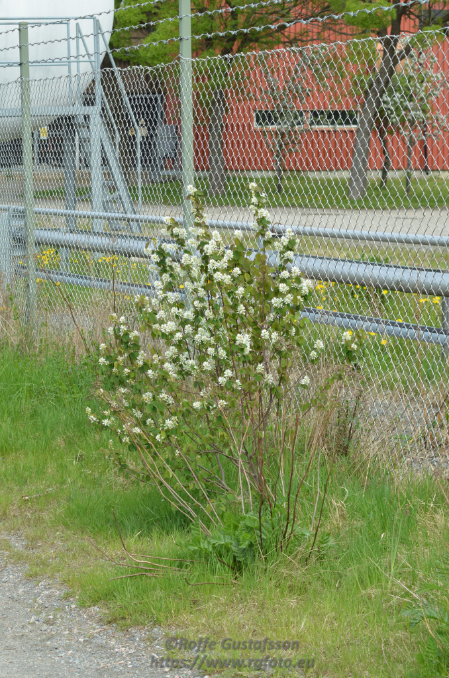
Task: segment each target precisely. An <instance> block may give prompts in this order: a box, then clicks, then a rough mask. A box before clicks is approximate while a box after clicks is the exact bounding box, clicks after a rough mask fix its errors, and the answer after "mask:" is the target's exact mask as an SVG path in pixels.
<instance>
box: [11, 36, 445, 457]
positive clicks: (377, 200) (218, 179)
mask: <svg viewBox="0 0 449 678" xmlns="http://www.w3.org/2000/svg"><path fill="white" fill-rule="evenodd" d="M97 29H98V30H97V34H96V35H95V36H94V38H95V40H97V41H98V43H99V42H100V39H101V38H102V37H103V33H102V30H101V26H100V25H99V23H98V27H97ZM77 30H78V29H77ZM83 40H84V42H83ZM77 45H78V52H77V53H76V54H72V56H71V74H69V75H66V76H60V77H51V78H50V77H48V78H33V71H32V70H31V76H30V77H31V79H30V81H29V83H30V95H29V106H30V108H29V114H30V118H31V138H30V139H28V140H24V141H22V134H23V130H24V129H25V128H24V126H23V125H24V122H23V120H24V106H26V97H25V99H24V87H23V79H16V80H12V81H9V82H4V83H3V84H0V97H1V108H0V229H1V231H0V274H1V279H2V285H3V293H4V297H3V303H2V308H1V313H2V314H3V316H4V324H3V326H4V327H6V326H7V325H6V324H5V323H7V322H9V321H10V320H11V317H12V315H13V314H14V313H16V315H18V316H20V317H22V318H24V319H25V320H26V321H32V320H33V318H32V316H33V313H34V312H36V313H37V318H36V321H35V322H36V324H37V332H39V333H41V334H42V333H43V332H46V333H48V332H56V333H58V334H60V333H65V332H72V331H73V330H72V323H73V317H74V318H75V319H76V321H77V323H78V325H79V327H80V328H82V329H83V330H84V331H86V332H90V333H92V334H93V335H94V336H100V332H101V328H102V327H104V325H105V324H106V323H107V317H108V314H109V313H110V311H111V309H112V307H113V306H114V307H115V308H117V309H119V310H120V311H122V312H126V310H127V309H128V310H129V308H131V306H132V302H133V298H134V296H135V295H136V294H149V295H151V294H152V293H153V288H152V283H153V282H154V280H153V276H154V274H153V273H152V272H151V271H150V269H149V264H150V263H151V252H152V249H153V248H154V246H155V244H156V243H157V241H158V238H160V237H161V224H163V218H164V216H168V215H169V216H174V217H176V218H178V219H179V220H180V221H183V220H184V221H185V220H189V213H188V210H186V208H185V201H184V199H183V195H185V188H186V185H185V184H186V181H187V180H188V179H189V176H190V181H194V183H195V184H196V185H197V186H198V187H199V188H202V189H203V190H204V193H205V195H206V205H207V214H208V218H209V225H210V227H211V228H216V229H221V230H223V231H228V232H232V231H233V230H236V229H239V230H241V231H242V232H244V233H245V235H246V242H247V245H248V247H251V248H254V249H257V241H256V240H255V238H254V236H253V235H252V231H253V230H254V229H253V226H252V213H251V210H250V209H249V207H248V203H249V196H248V190H247V186H248V184H249V182H250V181H255V182H256V183H258V184H259V186H260V187H261V189H263V190H264V191H265V193H266V194H267V196H268V203H269V204H270V206H271V209H270V214H271V220H272V230H273V242H274V245H273V247H275V242H276V237H277V236H280V235H282V234H284V233H285V231H286V229H288V228H291V229H293V230H294V232H295V233H296V234H297V236H298V238H299V243H300V246H299V248H298V252H297V260H296V265H297V266H298V267H299V268H300V270H301V271H302V272H303V274H304V275H305V276H306V277H308V278H311V279H313V280H314V283H315V292H314V304H313V306H312V307H310V308H307V309H305V310H304V315H305V316H306V317H308V318H309V319H310V320H311V321H312V324H311V328H312V329H311V332H312V333H314V336H315V335H317V336H318V335H319V337H320V338H322V339H323V340H325V341H326V342H334V341H338V336H339V335H341V333H342V331H348V330H350V331H355V330H357V329H362V330H364V331H365V332H366V333H367V337H366V340H365V357H364V360H363V363H361V365H360V366H359V367H360V369H361V370H362V371H363V372H364V373H365V374H366V375H367V376H369V380H367V382H366V383H367V384H368V387H367V388H368V389H369V393H367V394H366V396H367V405H366V407H367V417H366V421H370V422H371V424H370V425H371V426H372V430H373V431H374V432H375V433H374V434H373V435H374V438H376V440H378V441H380V440H382V441H383V443H382V444H383V445H387V446H390V447H391V449H401V450H403V451H407V454H409V453H410V454H411V451H412V450H413V460H414V461H413V463H418V464H421V462H416V459H417V457H418V456H421V457H423V458H425V459H426V460H427V463H430V464H431V465H436V464H440V465H441V464H443V465H444V464H446V465H448V463H449V437H448V429H447V413H448V390H447V389H448V380H447V376H448V354H449V270H448V269H449V266H448V263H449V248H448V245H449V226H448V224H449V221H448V217H447V206H448V201H449V107H448V104H449V66H448V64H449V59H448V57H449V42H448V40H447V38H446V36H445V34H444V33H442V32H441V33H439V32H438V31H433V32H427V33H417V34H415V35H414V36H412V37H410V36H409V37H405V38H401V40H400V41H399V44H398V45H397V47H396V52H395V54H396V57H397V58H396V57H395V59H396V61H394V60H393V61H394V63H393V62H392V68H391V73H390V75H389V77H388V79H386V80H384V81H383V82H380V81H379V77H378V75H379V72H380V70H381V68H380V65H381V60H382V53H383V50H382V46H381V45H380V44H379V41H378V40H376V39H366V40H357V41H356V40H354V41H348V42H345V43H333V44H326V45H323V44H319V45H311V46H308V47H304V48H297V49H276V50H272V51H269V52H264V51H260V52H257V53H251V54H244V55H241V54H237V55H231V56H229V57H227V58H222V57H221V58H208V59H194V60H193V61H191V62H189V64H188V65H187V66H188V67H187V68H186V67H185V63H183V62H182V60H181V61H178V60H177V61H175V62H173V63H171V64H168V65H161V66H158V67H155V68H143V67H129V68H124V69H118V68H116V67H115V64H114V61H113V58H112V55H111V54H110V55H109V56H110V63H112V66H113V67H111V68H103V69H100V68H99V66H98V64H99V57H98V54H100V52H98V50H97V53H96V54H97V55H96V54H94V52H95V45H94V46H93V48H92V53H91V52H90V51H89V44H88V42H87V41H86V40H85V39H84V37H83V34H82V32H81V29H79V34H78V32H77ZM80 45H81V47H80ZM104 45H105V47H104V49H103V48H101V49H102V50H103V52H105V51H106V49H107V47H106V46H107V40H104ZM83 60H84V63H87V67H83V68H81V67H80V66H79V64H78V62H81V61H83ZM190 77H191V80H190ZM183 78H184V81H183ZM186 79H188V81H187V80H186ZM190 96H191V100H190V101H186V97H190ZM25 142H26V143H25ZM27 144H28V145H27ZM27 149H28V150H27ZM189 167H190V175H189ZM27 210H28V211H27ZM30 210H31V211H30ZM33 309H37V311H33ZM30 319H31V320H30Z"/></svg>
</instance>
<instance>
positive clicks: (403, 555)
mask: <svg viewBox="0 0 449 678" xmlns="http://www.w3.org/2000/svg"><path fill="white" fill-rule="evenodd" d="M0 375H1V376H0V410H1V412H2V416H1V423H0V487H1V493H0V520H1V522H0V526H1V528H2V530H3V531H12V530H20V531H21V532H22V533H23V534H24V535H25V537H26V538H27V540H28V543H29V545H30V548H29V550H28V552H26V553H25V554H17V557H21V558H26V559H27V560H28V562H29V564H30V566H31V573H34V574H43V573H45V574H50V575H56V574H57V575H59V576H60V577H61V578H62V580H63V581H65V582H66V583H67V584H68V585H70V586H71V587H72V588H73V589H74V590H75V591H76V592H77V593H78V594H79V598H80V601H81V603H82V604H85V605H93V604H96V605H101V606H102V607H103V608H104V609H105V612H106V614H107V617H108V619H109V620H113V621H118V622H120V623H122V624H123V625H131V624H150V625H152V624H153V625H163V626H165V627H167V628H170V630H171V631H172V632H173V633H174V634H180V635H185V637H187V638H190V639H195V638H197V637H201V636H203V637H204V636H206V635H207V636H209V637H210V638H212V639H215V640H221V639H222V638H225V637H227V638H233V639H249V638H254V639H263V638H265V637H268V638H272V639H276V640H277V639H282V640H284V639H290V640H298V641H299V643H300V653H299V656H301V657H314V658H315V666H314V668H313V669H312V670H311V671H310V672H309V674H308V675H310V676H316V677H318V676H321V677H323V678H324V676H326V677H328V678H334V677H335V678H336V677H337V676H338V677H340V676H346V675H351V676H354V677H355V676H364V677H366V676H372V677H373V678H374V677H375V678H383V677H387V676H388V677H389V676H398V677H399V676H401V677H403V676H406V675H408V672H409V671H413V670H414V664H415V662H414V656H415V655H416V652H417V650H418V648H419V647H420V643H421V642H422V638H423V637H422V634H423V630H422V629H418V630H417V631H416V632H413V633H411V632H410V631H409V630H408V628H407V626H406V624H405V621H404V620H403V618H402V615H401V611H402V609H403V606H404V599H407V598H408V597H409V596H408V594H407V592H406V591H405V590H404V589H403V588H402V587H401V586H400V585H399V584H398V583H397V581H401V582H402V583H403V584H404V585H405V586H407V587H408V588H410V589H411V590H415V589H416V587H417V586H419V585H420V583H422V582H423V581H425V580H428V579H432V577H434V576H435V567H436V563H437V562H438V559H439V558H440V557H441V556H443V554H444V553H445V552H447V544H448V538H449V522H448V518H449V506H448V505H447V503H445V499H444V496H443V494H442V491H441V489H440V486H439V485H438V484H437V483H436V482H435V481H434V480H433V479H430V478H427V479H415V480H403V481H402V482H401V483H399V482H395V481H394V480H393V478H392V477H391V476H388V475H387V474H385V472H384V471H383V470H382V469H381V468H379V467H378V466H376V465H374V464H373V463H370V464H367V463H366V461H364V460H363V459H355V458H352V459H351V458H350V459H348V458H345V459H341V460H340V462H339V464H338V468H337V471H336V473H335V475H334V477H333V480H332V483H331V488H330V493H329V501H328V503H327V505H326V508H325V514H324V532H325V533H326V534H327V535H328V539H327V541H326V544H327V545H326V547H324V546H323V548H322V549H321V550H320V552H319V553H318V554H317V556H316V557H313V558H311V559H310V560H309V561H308V562H306V559H305V558H304V555H306V552H302V551H301V549H299V551H298V553H297V554H296V555H295V557H293V558H287V557H280V558H277V557H275V556H273V558H272V559H271V560H270V562H269V563H266V564H265V565H264V566H262V565H254V566H252V567H250V568H248V569H247V570H246V571H245V572H244V574H243V575H241V576H240V577H238V579H237V583H233V575H232V573H229V572H228V571H226V569H225V568H223V569H219V568H218V569H217V567H216V566H214V567H212V566H210V565H208V564H207V563H195V564H193V565H192V566H190V567H189V568H188V569H187V570H186V573H185V578H184V576H182V577H180V576H174V575H171V576H166V577H164V578H161V579H151V578H144V577H135V578H131V579H113V578H114V577H118V576H120V575H123V574H125V573H126V570H125V569H124V568H121V567H117V566H115V565H113V564H112V563H110V562H108V561H107V560H106V559H105V558H104V557H103V556H102V555H101V554H100V553H99V552H98V551H96V550H95V549H94V548H93V547H92V545H91V544H90V543H89V541H87V538H90V539H92V540H93V541H94V542H95V543H96V544H97V545H98V546H100V547H101V548H102V549H103V550H104V551H105V552H106V553H108V554H109V555H110V556H113V557H121V547H120V542H119V539H118V535H117V531H116V529H115V525H114V520H113V516H112V509H114V511H115V513H116V515H117V518H118V520H119V523H120V526H121V529H122V531H123V534H124V537H125V539H126V543H127V544H128V545H129V546H130V547H132V550H133V551H134V552H136V553H143V554H151V555H153V556H165V557H175V558H180V557H185V556H186V553H187V547H186V544H188V540H189V527H188V526H187V525H186V524H185V523H184V522H183V521H182V520H180V519H178V518H177V516H175V515H174V514H173V513H172V511H171V510H170V509H169V507H168V506H167V505H166V503H164V501H163V500H161V498H160V497H159V495H158V494H156V493H155V492H154V490H153V489H152V488H151V486H148V485H144V484H141V483H139V482H137V481H132V480H129V479H126V478H124V477H122V476H121V475H120V474H119V473H118V472H117V471H116V470H115V468H114V466H113V464H112V462H111V460H110V459H109V453H108V440H107V436H105V435H102V434H101V433H99V432H98V430H97V429H91V428H89V427H88V426H87V424H86V415H85V407H86V404H89V402H88V401H89V398H90V394H91V387H92V381H93V374H92V370H91V368H90V367H89V365H88V364H84V363H79V362H78V363H76V362H75V361H74V359H73V357H72V356H71V355H70V354H68V353H64V352H62V351H60V350H56V349H54V350H47V351H46V352H45V354H43V355H38V354H36V355H32V354H25V353H23V352H22V351H21V350H19V349H14V348H7V347H3V348H2V350H1V353H0ZM325 466H326V463H325V462H323V472H324V473H325V470H326V469H325ZM315 480H316V479H313V478H312V479H311V484H314V483H315ZM443 487H444V486H443ZM446 492H447V490H446ZM314 496H315V495H314V491H313V487H309V488H308V489H307V491H306V492H305V494H304V500H303V502H302V514H301V516H300V522H301V523H302V524H304V526H310V520H311V516H312V513H313V508H314V507H313V497H314ZM27 497H28V498H27ZM205 582H215V584H210V585H202V586H193V584H204V583H205ZM217 582H221V583H222V584H226V585H218V584H217ZM221 654H222V655H224V656H227V657H229V656H230V653H229V652H227V653H221ZM242 654H243V655H245V654H246V655H247V656H251V652H248V653H237V655H242ZM256 654H257V653H256ZM284 654H285V653H284ZM287 654H288V653H287ZM207 672H208V673H209V674H210V673H211V672H212V669H211V668H208V669H207ZM221 675H227V674H226V672H225V673H222V674H221ZM230 675H232V678H235V676H236V675H237V673H236V672H235V671H233V672H232V673H231V674H230ZM279 675H285V676H287V675H288V676H290V675H291V672H288V671H286V672H285V673H284V672H283V671H280V672H279ZM410 675H416V676H419V675H420V674H419V673H412V674H410Z"/></svg>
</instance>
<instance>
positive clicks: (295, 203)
mask: <svg viewBox="0 0 449 678" xmlns="http://www.w3.org/2000/svg"><path fill="white" fill-rule="evenodd" d="M250 181H251V178H250V176H249V175H247V174H246V173H245V175H244V176H241V175H239V173H238V172H229V174H228V180H227V190H226V195H223V197H221V196H219V197H216V196H214V197H210V198H208V199H206V204H207V205H213V206H217V207H218V206H232V207H246V206H247V186H248V183H249V182H250ZM256 181H257V183H258V184H259V185H260V186H261V187H262V188H263V190H264V191H265V192H266V193H267V195H268V196H269V200H270V207H272V208H273V207H309V208H320V209H354V208H359V209H409V208H415V209H416V208H419V207H424V208H430V209H434V208H438V207H440V208H441V207H443V208H444V207H447V205H448V202H449V183H448V180H447V179H446V178H443V177H440V176H430V177H423V178H413V179H412V182H411V190H410V193H409V194H408V195H407V193H406V191H405V177H403V178H394V177H393V176H392V178H391V179H389V181H388V185H387V187H386V188H384V189H381V188H380V186H379V183H380V182H379V180H375V179H371V180H370V182H369V185H368V190H367V193H366V196H365V198H363V199H362V200H349V199H348V197H347V196H348V179H346V178H335V177H332V176H331V177H329V178H326V177H317V178H315V177H312V176H310V175H308V174H305V173H302V172H286V173H285V176H284V181H283V191H282V193H279V192H278V190H277V182H276V179H275V178H274V177H257V179H256ZM196 185H197V186H198V188H201V189H202V190H204V191H205V192H206V194H207V191H208V188H209V182H208V180H207V179H199V180H198V181H197V182H196ZM131 193H132V196H133V198H134V199H135V200H137V187H136V186H131ZM88 194H89V189H87V188H83V187H81V188H78V189H77V196H78V197H79V198H81V199H82V198H86V199H88ZM64 196H65V190H64V188H63V187H62V186H61V187H60V188H56V189H48V190H40V191H35V198H36V199H41V198H56V199H62V198H64ZM143 199H144V200H145V201H147V202H149V203H151V204H155V203H156V204H157V203H161V202H162V204H165V205H180V204H181V201H182V187H181V183H180V182H179V181H170V182H162V183H154V184H148V185H145V186H144V187H143Z"/></svg>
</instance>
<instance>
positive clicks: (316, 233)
mask: <svg viewBox="0 0 449 678" xmlns="http://www.w3.org/2000/svg"><path fill="white" fill-rule="evenodd" d="M9 210H14V211H16V212H17V213H18V214H23V213H24V208H23V207H21V206H19V205H17V206H16V205H0V211H1V212H7V211H9ZM34 212H35V214H41V215H49V216H61V217H66V216H74V217H78V218H80V219H104V220H105V221H122V222H129V221H133V222H138V223H141V224H143V223H148V224H163V223H164V218H165V217H161V216H159V215H156V214H135V215H126V214H123V213H122V212H92V211H91V210H64V209H54V208H47V207H35V208H34ZM174 218H175V219H176V221H177V222H178V223H179V224H180V225H182V223H183V218H182V217H174ZM206 223H207V225H208V226H209V228H217V229H223V230H230V231H236V230H240V231H242V232H247V233H250V232H254V226H253V225H252V224H250V223H249V222H246V221H227V220H221V219H207V220H206ZM271 230H272V232H273V234H274V235H278V236H282V235H284V234H285V233H286V232H287V231H288V230H291V231H292V232H293V233H294V234H295V235H301V236H310V237H319V238H330V239H333V240H357V241H364V242H385V243H389V244H391V245H421V246H423V247H449V236H444V235H441V236H438V235H421V234H410V233H381V232H378V231H376V232H369V231H354V230H346V229H331V228H316V227H312V226H287V225H284V224H273V225H272V227H271Z"/></svg>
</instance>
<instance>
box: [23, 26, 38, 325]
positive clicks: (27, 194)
mask: <svg viewBox="0 0 449 678" xmlns="http://www.w3.org/2000/svg"><path fill="white" fill-rule="evenodd" d="M19 45H20V88H21V106H22V144H23V184H24V199H25V236H26V255H27V260H26V261H27V293H26V313H25V320H26V323H27V325H28V327H29V329H30V330H31V332H32V333H34V332H35V331H36V323H37V294H36V292H37V287H36V262H35V259H34V257H35V254H36V243H35V233H34V187H33V133H32V129H31V83H30V55H29V49H28V24H27V23H26V22H21V23H19Z"/></svg>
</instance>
